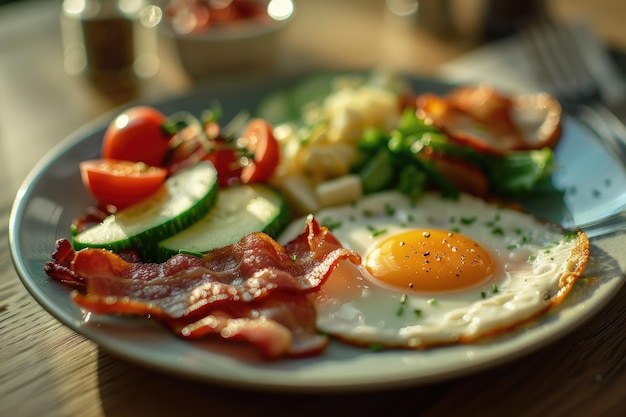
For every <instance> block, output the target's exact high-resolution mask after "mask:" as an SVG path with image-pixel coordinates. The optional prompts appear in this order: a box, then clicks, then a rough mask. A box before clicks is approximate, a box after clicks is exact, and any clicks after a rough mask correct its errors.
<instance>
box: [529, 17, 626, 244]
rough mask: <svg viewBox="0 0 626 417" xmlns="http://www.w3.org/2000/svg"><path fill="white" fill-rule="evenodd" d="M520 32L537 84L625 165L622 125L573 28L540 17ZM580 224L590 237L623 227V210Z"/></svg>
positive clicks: (625, 131) (625, 130)
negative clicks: (609, 104)
mask: <svg viewBox="0 0 626 417" xmlns="http://www.w3.org/2000/svg"><path fill="white" fill-rule="evenodd" d="M520 35H521V39H522V42H523V46H524V48H525V49H526V52H527V55H528V58H529V59H531V60H532V61H533V62H532V63H533V68H534V69H535V71H536V74H535V75H536V77H537V81H538V82H539V83H540V84H541V87H542V88H544V89H545V90H547V91H548V92H550V93H552V94H553V95H554V96H555V97H556V98H557V99H558V100H559V101H560V102H561V103H562V105H563V108H564V110H565V111H567V112H570V113H572V114H573V115H574V116H576V117H577V119H578V120H580V121H581V122H583V123H584V124H585V125H586V126H587V127H588V128H589V129H591V130H592V131H594V132H595V134H596V135H597V137H598V138H599V139H600V140H601V141H602V143H603V144H604V145H605V146H606V147H607V148H608V149H609V150H610V151H612V152H614V154H615V155H616V156H617V157H618V158H620V160H621V161H623V163H624V164H626V127H625V126H624V123H623V122H622V121H621V120H620V119H619V118H618V117H617V116H616V115H615V114H614V113H613V112H612V111H611V110H610V109H609V107H608V104H607V103H606V100H605V97H604V96H603V93H602V90H601V88H600V85H599V83H598V82H597V80H596V79H595V78H594V76H593V73H592V71H591V69H590V67H589V63H588V62H587V61H586V59H585V55H584V53H583V51H582V49H581V48H582V46H581V45H580V44H579V40H578V38H577V37H576V35H575V33H574V32H573V28H572V27H571V26H564V25H559V24H557V23H554V22H552V21H550V20H548V19H542V20H540V21H539V22H535V23H533V24H532V25H530V26H527V27H525V28H522V30H521V31H520ZM581 227H582V228H583V230H585V231H586V232H587V234H588V235H589V236H590V237H594V236H601V235H605V234H609V233H613V232H617V231H621V230H626V212H622V213H619V214H617V215H614V216H611V217H609V218H604V219H600V220H598V221H597V222H596V223H594V224H587V225H584V226H582V225H581Z"/></svg>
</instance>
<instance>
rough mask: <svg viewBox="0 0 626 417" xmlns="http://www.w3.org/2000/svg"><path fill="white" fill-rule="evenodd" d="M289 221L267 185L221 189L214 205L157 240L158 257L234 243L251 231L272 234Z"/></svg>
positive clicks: (279, 199)
mask: <svg viewBox="0 0 626 417" xmlns="http://www.w3.org/2000/svg"><path fill="white" fill-rule="evenodd" d="M290 220H291V217H290V214H289V208H288V206H287V203H286V201H285V199H284V197H283V196H282V195H281V194H280V193H279V192H278V191H276V190H275V189H273V188H272V187H270V186H267V185H262V184H249V185H239V186H233V187H229V188H223V189H220V192H219V195H218V197H217V203H216V204H215V207H214V208H213V209H212V210H211V211H210V212H209V213H208V214H207V215H206V216H204V217H203V218H202V219H200V220H199V221H198V222H197V223H196V224H194V225H193V226H191V227H189V228H187V229H185V230H183V231H182V232H180V233H178V234H177V235H175V236H172V237H170V238H168V239H165V240H163V241H162V242H161V243H159V251H158V253H159V259H162V260H164V259H167V258H169V257H171V256H172V255H175V254H177V253H191V254H196V255H200V254H202V253H205V252H208V251H210V250H212V249H215V248H219V247H223V246H227V245H230V244H233V243H236V242H238V241H239V240H240V239H241V238H242V237H243V236H245V235H247V234H248V233H253V232H265V233H267V234H268V235H270V236H272V237H276V236H278V234H279V233H280V232H281V231H282V230H283V229H284V228H285V227H286V226H287V224H288V223H289V222H290Z"/></svg>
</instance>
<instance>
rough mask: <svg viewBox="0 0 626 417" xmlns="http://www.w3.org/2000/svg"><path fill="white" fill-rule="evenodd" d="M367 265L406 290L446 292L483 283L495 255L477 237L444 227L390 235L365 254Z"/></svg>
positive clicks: (492, 268)
mask: <svg viewBox="0 0 626 417" xmlns="http://www.w3.org/2000/svg"><path fill="white" fill-rule="evenodd" d="M365 267H366V268H367V270H368V271H369V272H370V273H371V274H372V275H373V276H374V277H376V278H377V279H379V280H380V281H382V282H384V283H386V284H388V285H391V286H393V287H396V288H398V289H400V290H402V291H406V290H413V291H427V292H443V291H454V290H460V289H463V288H467V287H472V286H475V285H477V284H480V283H481V282H483V281H484V280H485V279H487V278H489V277H490V276H491V275H492V273H493V270H494V262H493V259H492V257H491V255H490V254H489V253H488V252H487V251H486V250H485V249H484V248H482V247H481V246H480V245H479V244H478V243H476V242H475V241H474V240H472V239H470V238H468V237H466V236H463V235H461V234H458V233H452V232H447V231H442V230H411V231H407V232H404V233H400V234H396V235H393V236H389V237H388V238H387V239H385V240H382V241H381V242H379V243H378V244H377V245H376V247H375V248H374V249H373V250H372V251H370V252H369V253H368V254H367V255H366V256H365Z"/></svg>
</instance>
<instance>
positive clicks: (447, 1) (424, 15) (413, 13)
mask: <svg viewBox="0 0 626 417" xmlns="http://www.w3.org/2000/svg"><path fill="white" fill-rule="evenodd" d="M545 3H546V2H545V0H386V4H387V8H388V10H389V11H391V12H392V13H393V14H396V15H400V16H406V17H410V18H413V19H415V20H414V21H415V23H416V24H417V25H418V26H419V27H422V28H425V29H427V30H429V31H431V32H433V33H436V34H437V35H441V36H443V37H447V38H451V39H452V38H472V39H479V40H492V39H498V38H502V37H504V36H508V35H511V34H513V33H515V32H516V31H517V30H518V29H519V28H520V27H521V26H522V25H524V24H526V23H529V22H531V21H533V20H535V19H538V18H540V17H542V16H545V14H546V5H545Z"/></svg>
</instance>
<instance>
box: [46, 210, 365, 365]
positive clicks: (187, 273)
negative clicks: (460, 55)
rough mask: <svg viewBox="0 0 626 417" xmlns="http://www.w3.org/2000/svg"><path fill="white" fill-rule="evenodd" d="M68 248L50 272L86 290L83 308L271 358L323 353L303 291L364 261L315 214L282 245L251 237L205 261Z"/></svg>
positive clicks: (80, 296)
mask: <svg viewBox="0 0 626 417" xmlns="http://www.w3.org/2000/svg"><path fill="white" fill-rule="evenodd" d="M67 245H68V244H67V243H63V242H60V243H59V244H58V245H57V251H56V252H55V254H53V260H52V261H50V262H49V263H48V265H47V266H46V268H45V270H46V272H47V273H48V275H50V276H51V277H52V278H55V279H59V280H61V281H68V282H71V283H73V284H74V285H84V289H85V291H82V292H81V291H75V292H74V293H73V294H72V298H73V300H74V301H75V302H76V303H77V304H78V305H79V306H81V307H82V308H84V309H86V310H88V311H90V312H92V313H96V314H133V315H150V316H152V317H154V318H156V319H158V320H161V321H162V322H163V323H164V324H166V325H167V326H168V327H169V328H170V329H171V330H172V331H173V332H174V333H176V334H178V335H179V336H181V337H185V338H197V337H202V336H204V335H206V334H209V333H211V334H218V335H220V336H221V337H223V338H225V339H233V340H246V341H248V342H249V343H251V344H253V345H254V346H255V347H256V348H257V349H258V350H259V351H260V352H261V353H262V354H263V355H264V356H266V357H270V358H275V357H279V356H305V355H307V354H315V353H318V352H320V351H321V350H322V349H323V347H324V346H325V345H326V343H327V340H326V338H325V337H324V336H320V335H318V334H317V333H316V329H315V320H316V313H315V307H314V305H313V304H312V303H311V302H310V301H309V300H308V298H307V297H306V293H308V292H311V291H315V290H317V289H318V288H319V287H320V285H321V284H322V283H323V282H324V281H325V280H326V278H327V277H328V276H329V275H330V273H331V272H332V271H333V270H334V268H335V267H336V266H337V264H338V263H339V262H340V261H341V260H344V259H347V260H349V261H351V262H353V263H357V264H358V263H360V257H359V255H358V254H356V253H355V252H352V251H349V250H348V249H345V248H343V247H342V246H341V244H340V242H339V241H338V240H337V239H336V238H335V237H334V236H333V235H332V234H331V233H330V232H329V231H328V229H326V228H324V227H321V226H320V225H319V224H318V222H317V221H316V220H315V219H314V218H313V217H312V216H310V217H309V218H308V219H307V224H306V228H305V230H304V232H303V233H302V234H300V235H299V236H298V237H297V238H295V239H294V240H293V241H291V242H289V243H288V244H286V245H285V246H284V247H283V246H281V245H279V244H278V243H277V242H276V241H274V240H273V239H271V238H270V237H269V236H267V235H266V234H263V233H252V234H249V235H247V236H245V237H243V238H242V239H241V240H240V241H239V242H238V243H236V244H233V245H229V246H226V247H223V248H219V249H215V250H213V251H211V252H209V253H208V254H206V255H204V256H203V257H202V258H197V257H193V256H190V255H183V254H180V255H176V256H173V257H172V258H170V259H169V260H168V261H166V262H164V263H161V264H156V263H137V262H128V261H126V260H124V259H122V258H121V257H120V256H119V255H117V254H115V253H112V252H110V251H106V250H101V249H83V250H81V251H78V252H75V253H70V252H69V250H68V247H67ZM70 249H71V248H70ZM72 252H73V251H72ZM70 260H71V261H70Z"/></svg>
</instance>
